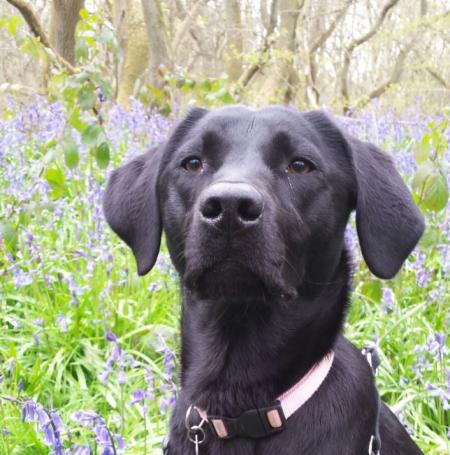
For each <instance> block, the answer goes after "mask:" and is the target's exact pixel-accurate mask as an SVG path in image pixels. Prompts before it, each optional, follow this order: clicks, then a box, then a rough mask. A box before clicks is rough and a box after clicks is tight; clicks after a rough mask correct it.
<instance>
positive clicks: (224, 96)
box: [216, 88, 234, 104]
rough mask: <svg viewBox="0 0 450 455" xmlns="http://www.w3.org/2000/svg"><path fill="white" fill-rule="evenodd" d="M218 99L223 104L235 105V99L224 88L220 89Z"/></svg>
mask: <svg viewBox="0 0 450 455" xmlns="http://www.w3.org/2000/svg"><path fill="white" fill-rule="evenodd" d="M216 96H217V98H218V99H219V100H220V101H222V103H225V104H232V103H234V99H233V97H232V96H231V93H230V92H229V91H228V90H226V89H225V88H222V89H220V90H219V91H218V92H217V95H216Z"/></svg>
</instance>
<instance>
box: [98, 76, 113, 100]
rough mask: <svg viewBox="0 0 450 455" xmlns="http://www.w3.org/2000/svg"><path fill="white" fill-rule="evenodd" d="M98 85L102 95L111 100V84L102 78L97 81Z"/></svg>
mask: <svg viewBox="0 0 450 455" xmlns="http://www.w3.org/2000/svg"><path fill="white" fill-rule="evenodd" d="M99 86H100V89H101V91H102V93H103V95H105V96H106V98H108V99H109V100H111V99H112V98H113V94H114V92H113V88H112V86H111V84H110V83H109V82H108V81H105V80H102V81H100V82H99Z"/></svg>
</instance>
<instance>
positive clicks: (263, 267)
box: [183, 257, 297, 302]
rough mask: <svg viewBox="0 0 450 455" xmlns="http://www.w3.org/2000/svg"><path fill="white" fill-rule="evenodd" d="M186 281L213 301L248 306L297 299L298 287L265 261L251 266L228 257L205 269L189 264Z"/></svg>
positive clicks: (185, 276)
mask: <svg viewBox="0 0 450 455" xmlns="http://www.w3.org/2000/svg"><path fill="white" fill-rule="evenodd" d="M183 278H184V283H185V285H186V286H187V287H188V289H190V290H191V291H194V292H196V293H198V294H200V296H201V297H203V298H209V299H225V300H228V301H236V302H244V301H251V300H255V298H256V299H258V298H262V299H263V300H266V297H272V298H277V299H282V300H292V299H294V298H295V297H296V295H297V291H296V289H295V287H293V286H291V285H290V284H289V283H287V282H286V280H285V279H284V278H283V276H282V272H281V267H275V264H265V263H264V262H263V261H256V260H255V261H253V262H252V264H247V263H245V262H243V261H240V260H237V259H234V258H233V257H226V258H224V259H222V260H220V261H215V262H213V263H210V264H208V265H206V264H205V265H203V266H202V265H200V264H189V263H188V266H187V268H186V272H185V274H184V277H183Z"/></svg>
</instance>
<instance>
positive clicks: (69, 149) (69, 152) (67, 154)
mask: <svg viewBox="0 0 450 455" xmlns="http://www.w3.org/2000/svg"><path fill="white" fill-rule="evenodd" d="M63 151H64V160H65V162H66V165H67V167H68V168H69V169H74V168H76V167H77V166H78V163H79V161H80V155H79V153H78V147H77V144H76V143H75V141H74V140H73V138H72V136H67V137H65V138H64V140H63Z"/></svg>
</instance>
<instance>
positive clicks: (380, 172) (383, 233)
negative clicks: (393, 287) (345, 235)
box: [347, 137, 425, 279]
mask: <svg viewBox="0 0 450 455" xmlns="http://www.w3.org/2000/svg"><path fill="white" fill-rule="evenodd" d="M347 142H348V144H349V148H350V154H351V157H352V159H353V166H354V172H355V177H356V228H357V231H358V237H359V243H360V245H361V251H362V254H363V256H364V260H365V261H366V264H367V266H368V267H369V269H370V270H371V271H372V273H374V274H375V275H376V276H378V277H379V278H385V279H387V278H392V277H393V276H394V275H395V274H396V273H397V272H398V271H399V269H400V267H401V266H402V264H403V262H404V261H405V259H406V258H407V257H408V255H409V254H410V253H411V251H412V249H413V248H414V247H415V246H416V244H417V242H418V241H419V239H420V237H421V235H422V234H423V231H424V228H425V224H424V218H423V215H422V213H421V212H420V210H419V209H418V207H417V206H416V204H415V203H414V201H413V200H412V197H411V194H410V192H409V190H408V188H407V186H406V185H405V183H404V182H403V179H402V178H401V176H400V174H399V173H398V172H397V170H396V169H395V167H394V164H393V162H392V159H391V158H390V157H389V156H388V155H387V154H385V153H383V152H381V150H379V149H378V148H377V147H375V146H374V145H372V144H369V143H365V142H361V141H359V140H357V139H354V138H348V137H347Z"/></svg>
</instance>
